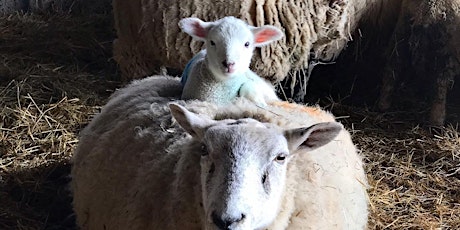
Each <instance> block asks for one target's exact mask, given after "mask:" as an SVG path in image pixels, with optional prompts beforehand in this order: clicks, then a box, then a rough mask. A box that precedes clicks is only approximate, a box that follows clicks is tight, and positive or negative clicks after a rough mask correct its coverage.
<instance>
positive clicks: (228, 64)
mask: <svg viewBox="0 0 460 230" xmlns="http://www.w3.org/2000/svg"><path fill="white" fill-rule="evenodd" d="M222 65H224V67H225V68H231V67H233V66H234V65H235V62H228V61H227V60H225V61H223V62H222Z"/></svg>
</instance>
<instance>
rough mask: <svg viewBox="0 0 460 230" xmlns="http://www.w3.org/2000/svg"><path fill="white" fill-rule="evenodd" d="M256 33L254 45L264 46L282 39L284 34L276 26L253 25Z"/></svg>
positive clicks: (252, 29) (252, 28)
mask: <svg viewBox="0 0 460 230" xmlns="http://www.w3.org/2000/svg"><path fill="white" fill-rule="evenodd" d="M251 31H252V33H253V34H254V46H256V47H259V46H264V45H267V44H269V43H271V42H274V41H276V40H279V39H281V38H282V37H283V36H284V34H283V32H281V30H280V29H278V28H276V27H274V26H261V27H251Z"/></svg>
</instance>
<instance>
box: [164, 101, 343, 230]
mask: <svg viewBox="0 0 460 230" xmlns="http://www.w3.org/2000/svg"><path fill="white" fill-rule="evenodd" d="M170 108H171V113H172V115H173V116H174V118H175V119H176V120H177V122H178V123H179V124H180V125H181V126H182V127H183V128H184V129H185V130H186V131H187V132H188V133H189V134H191V135H192V136H193V137H194V138H195V139H196V140H197V141H200V142H201V143H202V148H201V149H199V150H197V151H199V152H200V154H201V160H200V167H201V192H202V203H203V208H204V213H205V218H206V219H205V220H204V224H205V226H203V228H204V229H208V230H214V229H231V230H254V229H262V228H264V227H266V226H268V225H269V224H270V223H272V222H273V221H274V220H275V218H276V215H277V213H278V209H279V207H280V203H281V200H282V197H283V191H284V185H285V181H286V171H287V165H288V163H289V159H290V158H291V156H292V155H293V154H294V153H295V152H296V150H298V149H300V148H301V149H303V150H306V151H309V150H312V149H315V148H318V147H320V146H322V145H324V144H327V143H329V142H330V141H331V140H332V139H334V138H335V137H336V136H337V134H338V133H339V131H340V130H341V128H342V126H341V125H340V124H338V123H334V122H326V123H319V124H316V125H313V126H310V127H304V128H298V129H291V130H281V129H280V128H278V127H277V126H274V125H270V124H264V123H260V122H258V121H256V120H253V119H249V118H248V119H239V120H221V121H216V120H211V119H209V118H206V117H205V116H201V115H198V114H195V113H192V112H190V111H188V110H187V109H185V108H184V107H182V106H179V105H176V104H171V105H170Z"/></svg>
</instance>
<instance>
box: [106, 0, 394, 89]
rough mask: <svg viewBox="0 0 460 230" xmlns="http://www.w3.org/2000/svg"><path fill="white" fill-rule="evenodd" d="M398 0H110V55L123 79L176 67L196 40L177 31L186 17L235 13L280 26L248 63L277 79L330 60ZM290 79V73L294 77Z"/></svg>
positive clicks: (207, 17) (196, 44) (192, 49)
mask: <svg viewBox="0 0 460 230" xmlns="http://www.w3.org/2000/svg"><path fill="white" fill-rule="evenodd" d="M399 1H400V0H292V1H281V0H257V1H253V0H237V1H235V0H221V1H191V0H155V1H153V0H150V1H141V0H132V1H124V0H114V1H113V8H114V10H113V12H114V17H115V28H116V30H117V39H116V40H115V42H114V58H115V60H116V61H117V63H118V64H119V66H120V69H121V72H122V76H123V78H124V79H125V80H128V79H132V78H141V77H144V76H147V75H149V74H152V72H154V70H155V69H158V68H159V67H161V66H165V67H170V68H173V69H177V70H182V69H183V68H184V66H185V64H186V63H187V61H188V60H190V58H192V56H193V54H196V53H197V52H198V51H199V50H200V49H201V43H199V42H196V41H194V42H192V41H191V38H190V37H189V36H187V35H186V34H184V33H181V31H180V28H179V26H178V25H177V24H178V22H179V20H180V19H182V18H186V17H197V18H200V19H202V20H204V21H214V20H217V19H219V18H222V17H224V16H235V17H237V18H241V19H243V20H245V21H246V22H248V23H249V24H250V25H253V26H263V25H265V24H269V25H273V26H276V27H278V28H282V29H283V30H284V33H285V35H286V36H285V38H284V39H282V40H280V41H279V42H275V43H273V44H272V45H270V46H266V47H264V48H261V49H258V50H256V52H255V54H254V58H253V63H252V66H251V69H252V70H254V71H255V72H256V73H257V74H258V75H259V76H262V77H264V78H267V79H269V80H272V81H281V80H283V79H284V78H285V77H286V76H288V73H289V71H291V70H293V71H298V70H303V69H305V68H307V67H309V62H310V61H311V58H313V59H322V60H330V59H332V58H334V57H335V56H337V55H338V54H339V53H340V51H341V50H342V49H343V48H344V46H345V44H346V42H347V41H348V40H350V39H352V38H351V33H353V31H354V30H355V28H356V27H357V25H358V22H359V20H360V19H361V18H362V17H363V15H365V14H366V15H369V16H367V18H371V19H372V20H373V21H379V19H378V18H380V17H386V16H387V15H389V16H391V14H387V13H385V11H386V9H388V11H390V12H391V10H392V9H393V7H391V6H392V5H394V4H399ZM294 80H295V79H294Z"/></svg>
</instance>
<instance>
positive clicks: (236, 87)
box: [179, 16, 283, 106]
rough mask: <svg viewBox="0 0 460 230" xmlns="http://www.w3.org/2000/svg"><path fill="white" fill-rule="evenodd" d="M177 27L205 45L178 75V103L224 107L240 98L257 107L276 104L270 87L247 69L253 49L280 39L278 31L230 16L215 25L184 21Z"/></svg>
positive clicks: (191, 19) (197, 21)
mask: <svg viewBox="0 0 460 230" xmlns="http://www.w3.org/2000/svg"><path fill="white" fill-rule="evenodd" d="M179 26H180V28H181V29H182V30H183V31H184V32H185V33H187V34H189V35H191V36H192V37H193V38H195V39H197V40H200V41H204V42H205V45H206V49H204V50H202V51H201V52H199V53H198V54H197V55H195V57H194V58H193V59H191V60H190V62H189V63H188V64H187V66H186V68H185V70H184V73H183V74H182V84H183V85H184V90H183V93H182V99H199V100H205V101H209V102H214V103H217V104H227V103H229V102H231V101H233V100H234V99H235V98H236V97H238V96H240V97H245V98H248V99H249V100H251V101H253V102H255V103H256V104H258V105H261V106H265V105H266V104H267V102H270V101H277V100H279V99H278V97H277V96H276V93H275V90H274V88H273V86H272V85H271V84H270V83H268V82H267V81H266V80H264V79H262V78H260V77H259V76H258V75H257V74H256V73H254V72H253V71H251V70H250V69H249V65H250V63H251V58H252V55H253V51H254V48H255V47H260V46H263V45H267V44H269V43H271V42H273V41H276V40H278V39H281V38H282V37H283V33H282V32H281V31H280V30H279V29H278V28H276V27H274V26H261V27H253V26H249V25H247V24H246V23H245V22H244V21H242V20H240V19H237V18H235V17H231V16H229V17H225V18H222V19H220V20H217V21H215V22H203V21H202V20H200V19H198V18H184V19H182V20H180V21H179Z"/></svg>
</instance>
